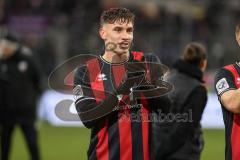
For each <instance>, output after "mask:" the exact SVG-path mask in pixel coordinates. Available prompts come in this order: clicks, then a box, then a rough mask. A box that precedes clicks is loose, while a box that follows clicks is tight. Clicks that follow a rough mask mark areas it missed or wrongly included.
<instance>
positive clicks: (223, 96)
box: [215, 69, 240, 114]
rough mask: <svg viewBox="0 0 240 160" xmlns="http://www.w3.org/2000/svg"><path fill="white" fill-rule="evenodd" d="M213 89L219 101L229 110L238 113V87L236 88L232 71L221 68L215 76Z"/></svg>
mask: <svg viewBox="0 0 240 160" xmlns="http://www.w3.org/2000/svg"><path fill="white" fill-rule="evenodd" d="M215 89H216V92H217V95H218V98H219V101H220V103H221V104H222V105H223V106H224V107H225V108H226V109H227V110H229V111H230V112H233V113H238V114H239V113H240V98H239V97H240V89H237V87H236V85H235V82H234V77H233V75H232V73H231V72H230V71H228V70H226V69H221V70H219V71H218V72H217V74H216V76H215Z"/></svg>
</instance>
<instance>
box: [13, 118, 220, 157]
mask: <svg viewBox="0 0 240 160" xmlns="http://www.w3.org/2000/svg"><path fill="white" fill-rule="evenodd" d="M89 136H90V131H89V130H88V129H86V128H79V127H53V126H51V125H49V124H47V123H42V124H41V125H40V126H39V144H40V150H41V158H42V160H54V159H58V160H86V159H87V158H86V152H87V148H88V144H89ZM204 138H205V146H204V151H203V153H202V158H201V159H202V160H209V159H217V160H224V147H225V143H224V130H213V129H205V130H204ZM28 159H29V157H28V150H27V148H26V144H25V142H24V140H23V135H22V133H21V131H20V129H19V128H16V130H15V132H14V134H13V139H12V150H11V154H10V160H28Z"/></svg>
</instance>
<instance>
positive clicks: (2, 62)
mask: <svg viewBox="0 0 240 160" xmlns="http://www.w3.org/2000/svg"><path fill="white" fill-rule="evenodd" d="M0 73H1V75H3V74H4V75H5V77H6V79H7V81H8V83H7V84H3V83H2V81H0V82H1V85H4V88H1V90H2V89H4V90H2V91H1V92H3V94H4V96H5V100H6V103H5V104H4V105H1V125H2V132H1V152H2V156H1V158H2V160H7V159H9V153H10V144H11V136H12V133H13V131H14V128H15V127H16V125H20V127H21V129H22V131H23V133H24V136H25V139H26V141H27V145H28V149H29V151H30V154H31V159H33V160H38V159H40V158H39V149H38V144H37V128H36V102H37V99H38V96H39V95H40V94H41V71H40V69H39V66H38V65H37V63H36V61H34V59H33V55H32V53H31V51H30V50H29V49H28V48H26V47H24V46H21V44H20V43H19V41H18V40H17V38H16V37H14V36H13V35H12V34H10V33H9V32H8V31H7V30H2V31H1V36H0Z"/></svg>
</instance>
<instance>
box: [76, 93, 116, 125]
mask: <svg viewBox="0 0 240 160" xmlns="http://www.w3.org/2000/svg"><path fill="white" fill-rule="evenodd" d="M117 104H118V99H117V98H116V96H115V95H109V96H108V97H107V98H106V99H105V100H103V101H102V102H100V103H97V102H96V101H95V99H93V98H89V99H82V100H79V101H76V104H75V106H76V110H77V111H78V115H79V117H80V119H81V121H82V122H83V124H84V125H85V126H86V127H87V128H92V127H94V126H95V125H96V124H97V123H99V121H101V120H102V119H104V118H106V116H108V115H109V114H111V113H112V112H113V109H114V107H115V106H116V105H117Z"/></svg>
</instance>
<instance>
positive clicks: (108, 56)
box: [102, 51, 129, 63]
mask: <svg viewBox="0 0 240 160" xmlns="http://www.w3.org/2000/svg"><path fill="white" fill-rule="evenodd" d="M102 58H103V59H104V60H105V61H107V62H109V63H123V62H126V61H128V59H129V52H128V53H125V54H116V53H113V52H107V51H105V53H104V54H103V56H102Z"/></svg>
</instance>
